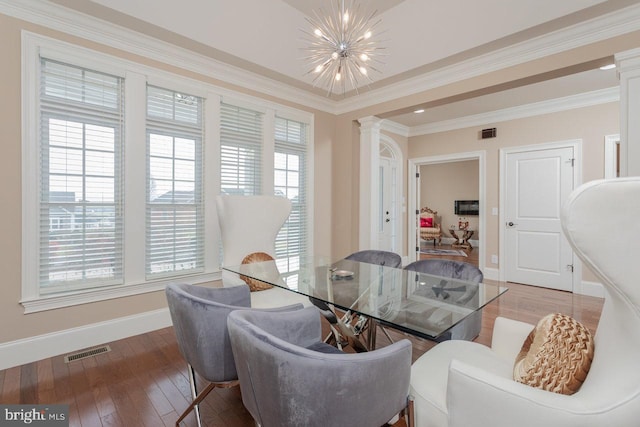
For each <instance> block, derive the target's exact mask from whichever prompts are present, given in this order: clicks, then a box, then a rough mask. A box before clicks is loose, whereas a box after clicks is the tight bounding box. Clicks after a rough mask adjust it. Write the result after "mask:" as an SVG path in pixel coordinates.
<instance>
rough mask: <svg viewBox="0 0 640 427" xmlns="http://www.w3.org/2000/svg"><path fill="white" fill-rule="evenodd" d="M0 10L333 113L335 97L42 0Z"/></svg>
mask: <svg viewBox="0 0 640 427" xmlns="http://www.w3.org/2000/svg"><path fill="white" fill-rule="evenodd" d="M0 13H3V14H5V15H8V16H12V17H14V18H18V19H22V20H24V21H27V22H30V23H33V24H37V25H41V26H43V27H46V28H49V29H52V30H56V31H60V32H63V33H65V34H69V35H72V36H76V37H79V38H82V39H85V40H89V41H92V42H96V43H99V44H102V45H105V46H109V47H112V48H116V49H120V50H122V51H125V52H128V53H133V54H136V55H140V56H143V57H145V58H149V59H152V60H155V61H159V62H162V63H165V64H169V65H172V66H175V67H178V68H181V69H184V70H188V71H192V72H195V73H198V74H202V75H205V76H209V77H213V78H215V79H217V80H221V81H224V82H226V83H229V84H233V85H237V86H240V87H243V88H246V89H250V90H254V91H256V92H259V93H262V94H265V95H270V96H274V97H276V98H280V99H284V100H287V101H290V102H294V103H298V104H300V105H304V106H307V107H310V108H315V109H318V110H321V111H326V112H331V113H333V112H334V110H335V103H336V101H334V100H331V99H329V98H326V97H323V96H320V95H316V94H313V93H311V92H308V91H304V90H300V89H299V88H296V87H293V86H291V85H288V84H285V83H281V82H278V81H276V80H273V79H269V78H266V77H263V76H261V75H259V74H256V73H253V72H250V71H247V70H244V69H242V68H238V67H234V66H232V65H229V64H227V63H224V62H221V61H218V60H215V59H213V58H210V57H207V56H205V55H201V54H198V53H195V52H192V51H190V50H188V49H184V48H181V47H178V46H174V45H172V44H169V43H166V42H164V41H161V40H158V39H155V38H153V37H150V36H147V35H145V34H142V33H139V32H137V31H133V30H130V29H128V28H124V27H120V26H118V25H115V24H112V23H109V22H106V21H103V20H101V19H98V18H95V17H92V16H89V15H85V14H83V13H80V12H76V11H74V10H71V9H67V8H64V7H62V6H59V5H56V4H53V3H49V2H47V1H42V0H21V1H20V2H16V1H15V0H0Z"/></svg>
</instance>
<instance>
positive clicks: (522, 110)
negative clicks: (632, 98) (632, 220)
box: [401, 87, 620, 137]
mask: <svg viewBox="0 0 640 427" xmlns="http://www.w3.org/2000/svg"><path fill="white" fill-rule="evenodd" d="M619 100H620V88H618V87H613V88H609V89H600V90H594V91H592V92H587V93H581V94H578V95H571V96H566V97H562V98H556V99H551V100H548V101H541V102H534V103H531V104H526V105H520V106H518V107H513V108H505V109H502V110H496V111H490V112H487V113H482V114H474V115H471V116H466V117H459V118H455V119H451V120H443V121H440V122H435V123H429V124H426V125H422V126H413V127H410V128H409V136H410V137H412V136H420V135H429V134H432V133H438V132H446V131H451V130H456V129H464V128H468V127H473V126H484V125H487V124H489V123H498V122H506V121H508V120H515V119H523V118H526V117H533V116H540V115H542V114H549V113H557V112H560V111H567V110H573V109H576V108H584V107H591V106H593V105H599V104H606V103H609V102H618V101H619ZM401 126H402V125H401Z"/></svg>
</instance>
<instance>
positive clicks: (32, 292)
mask: <svg viewBox="0 0 640 427" xmlns="http://www.w3.org/2000/svg"><path fill="white" fill-rule="evenodd" d="M40 55H42V56H46V57H47V58H50V59H54V60H59V61H63V62H66V63H70V64H73V65H78V66H82V67H85V68H89V69H94V70H96V71H102V72H106V73H109V74H113V75H117V76H121V77H124V78H125V136H124V138H125V144H124V147H125V148H124V150H125V151H124V157H125V172H124V174H125V175H124V180H125V181H128V182H131V181H132V180H135V181H137V182H142V183H143V185H144V183H145V179H146V178H144V177H142V178H144V179H137V178H140V176H139V174H140V173H141V171H140V169H143V170H144V169H145V168H134V167H133V166H131V165H132V164H135V162H136V161H138V160H139V161H142V162H144V159H145V157H144V156H145V155H146V153H145V150H144V146H145V144H127V143H126V141H130V140H135V139H136V138H139V137H141V135H142V138H143V140H145V137H144V135H146V128H145V123H146V119H145V117H146V114H145V108H146V103H145V102H146V101H145V99H146V98H145V97H142V99H138V98H139V93H138V92H139V91H140V88H139V87H137V86H140V82H143V81H144V82H145V83H148V84H151V85H155V86H164V87H169V88H171V89H173V90H177V91H185V92H190V93H192V94H194V95H198V96H201V97H202V98H204V103H205V116H204V127H205V137H204V140H203V145H204V147H203V149H204V157H203V163H204V186H203V194H204V209H205V225H204V233H205V235H206V236H215V237H216V238H214V239H205V248H204V250H205V272H204V273H196V274H189V275H184V276H180V277H179V280H181V281H184V282H186V283H192V284H199V283H206V282H211V281H214V280H220V278H221V272H220V266H219V265H218V261H217V260H218V255H217V251H218V245H217V240H218V239H219V231H218V226H217V218H216V216H215V195H216V194H218V192H219V188H220V177H219V169H218V168H219V161H220V160H219V150H220V142H219V141H220V131H219V124H220V118H219V113H220V107H219V105H220V101H221V100H223V99H224V102H228V103H239V105H240V106H243V105H245V106H246V105H251V106H252V107H253V108H258V109H261V110H264V111H268V112H269V114H277V115H278V116H279V117H292V118H296V119H297V120H299V121H303V122H305V123H307V124H308V131H309V140H308V144H309V147H308V149H309V156H308V159H307V162H308V163H307V168H308V169H307V170H308V174H309V175H308V176H309V177H310V179H309V180H308V182H307V185H308V189H307V191H308V194H309V200H308V210H309V212H310V215H309V218H308V221H309V223H308V227H309V240H308V244H309V247H310V248H312V247H313V243H312V242H313V225H312V224H313V218H312V212H313V179H312V177H313V125H314V115H313V113H309V112H306V111H302V110H297V109H294V108H290V107H285V106H283V105H281V104H277V103H274V102H271V101H267V100H264V99H261V98H257V97H253V96H250V95H245V94H242V93H237V92H234V91H232V90H229V89H225V88H221V87H217V86H214V85H211V84H208V83H205V82H203V81H200V80H195V79H192V78H189V77H185V76H182V75H178V74H173V73H170V72H167V71H163V70H160V69H157V68H153V67H150V66H146V65H142V64H140V63H137V62H133V61H130V60H127V59H123V58H121V57H116V56H112V55H109V54H106V53H104V52H102V51H96V50H92V49H88V48H85V47H81V46H78V45H74V44H71V43H68V42H64V41H60V40H57V39H54V38H50V37H46V36H42V35H39V34H36V33H32V32H30V31H26V30H23V31H22V58H21V61H22V88H21V96H22V144H21V145H22V147H21V150H22V195H23V197H22V290H21V292H22V294H21V299H20V301H19V302H20V304H22V305H23V307H24V313H25V314H27V313H34V312H40V311H45V310H52V309H58V308H62V307H69V306H74V305H79V304H86V303H91V302H97V301H103V300H108V299H113V298H120V297H127V296H132V295H139V294H143V293H148V292H156V291H161V290H163V289H164V288H165V287H166V285H167V284H168V283H170V282H172V281H175V280H176V279H177V278H176V277H173V278H166V279H157V280H146V279H145V274H144V270H145V268H144V265H145V264H144V251H142V252H140V253H138V255H137V257H139V256H140V255H141V256H142V258H141V259H140V260H138V259H137V257H135V256H133V257H132V256H131V252H132V251H133V252H136V251H137V252H139V251H140V248H141V247H142V248H144V245H145V241H144V238H143V239H140V238H139V236H136V232H135V231H127V230H135V229H136V227H135V222H136V220H135V218H136V217H142V218H144V215H132V214H131V211H138V212H144V207H143V206H142V207H140V206H139V205H138V203H139V201H140V199H141V198H138V199H137V200H135V201H134V200H133V199H134V198H135V195H134V196H133V197H132V193H134V194H137V193H135V191H125V199H124V206H125V207H124V211H125V219H124V227H125V232H124V235H123V244H124V253H125V254H126V255H125V259H124V264H123V270H124V272H123V274H124V284H122V285H115V286H111V287H108V288H96V289H86V290H78V291H73V292H68V293H65V294H56V295H46V296H42V295H40V293H39V282H38V263H39V233H38V230H39V229H38V225H37V224H38V221H39V200H38V198H39V197H38V196H39V189H40V187H39V185H40V184H39V174H36V173H33V171H34V170H39V164H40V163H39V161H40V157H39V156H40V153H39V142H40V141H39V111H40V104H39V88H40V84H39V76H40ZM132 82H137V84H132ZM143 93H144V87H143ZM132 96H134V98H133V99H132ZM126 123H129V125H128V126H127V125H126ZM131 123H138V125H137V126H132V125H131ZM264 132H270V130H268V129H266V128H265V129H264ZM268 136H269V137H266V136H265V142H266V143H268V141H266V140H268V139H270V141H271V142H270V144H271V145H273V144H274V142H273V141H274V136H272V135H269V134H268ZM138 145H142V146H143V150H142V152H141V153H140V152H136V149H135V147H136V146H138ZM140 155H142V157H140ZM136 159H137V160H136ZM136 169H137V170H136ZM142 173H143V175H144V171H142ZM262 173H263V176H267V177H268V176H269V174H273V170H272V168H271V169H268V170H264V169H263V171H262ZM135 181H134V182H135ZM126 185H127V187H128V186H130V185H131V184H130V183H129V184H126ZM136 191H137V190H136ZM262 191H263V193H264V194H272V193H273V188H272V186H271V188H265V186H263V189H262ZM141 194H144V192H143V193H141ZM142 199H143V198H142ZM142 201H144V200H142ZM140 209H142V210H140ZM137 229H138V230H140V227H137ZM142 230H144V227H142Z"/></svg>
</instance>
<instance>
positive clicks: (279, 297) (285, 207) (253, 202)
mask: <svg viewBox="0 0 640 427" xmlns="http://www.w3.org/2000/svg"><path fill="white" fill-rule="evenodd" d="M216 208H217V212H218V224H219V225H220V235H221V237H222V252H223V264H225V265H239V264H241V263H242V260H243V259H244V257H245V256H247V255H249V254H251V253H254V252H264V253H266V254H268V255H271V256H272V257H273V258H275V242H276V236H277V235H278V232H279V231H280V228H282V225H283V224H284V222H285V221H286V220H287V218H288V217H289V213H290V212H291V201H289V199H287V198H284V197H279V196H229V195H219V196H217V198H216ZM222 285H223V286H238V285H245V286H246V283H245V282H244V280H242V279H241V278H240V277H239V276H238V275H237V274H235V273H231V272H230V271H226V270H223V271H222ZM295 303H301V304H303V305H305V306H310V305H311V302H310V301H309V299H308V298H307V297H304V296H302V295H299V294H296V293H295V292H291V291H287V290H285V289H280V288H277V287H273V288H271V289H266V290H262V291H258V292H251V307H253V308H272V307H279V306H284V305H290V304H295Z"/></svg>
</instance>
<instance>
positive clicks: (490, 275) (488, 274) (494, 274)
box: [482, 267, 500, 280]
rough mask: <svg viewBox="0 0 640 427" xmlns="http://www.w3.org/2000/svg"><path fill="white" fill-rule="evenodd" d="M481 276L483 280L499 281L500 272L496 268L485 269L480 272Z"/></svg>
mask: <svg viewBox="0 0 640 427" xmlns="http://www.w3.org/2000/svg"><path fill="white" fill-rule="evenodd" d="M482 275H483V276H484V278H485V279H489V280H500V270H498V269H497V268H491V267H485V268H484V270H482Z"/></svg>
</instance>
